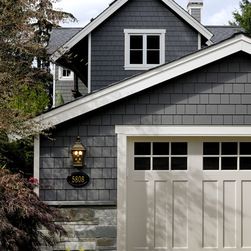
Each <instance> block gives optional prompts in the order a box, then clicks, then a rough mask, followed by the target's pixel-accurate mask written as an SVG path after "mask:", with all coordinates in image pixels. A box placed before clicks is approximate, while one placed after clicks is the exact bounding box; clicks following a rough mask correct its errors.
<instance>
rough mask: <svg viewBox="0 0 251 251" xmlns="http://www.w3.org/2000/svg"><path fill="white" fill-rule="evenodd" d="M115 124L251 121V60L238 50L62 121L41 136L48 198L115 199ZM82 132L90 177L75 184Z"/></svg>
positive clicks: (43, 192)
mask: <svg viewBox="0 0 251 251" xmlns="http://www.w3.org/2000/svg"><path fill="white" fill-rule="evenodd" d="M115 125H251V59H250V57H249V56H247V55H244V54H238V55H234V56H231V57H229V58H226V59H224V60H221V61H219V62H217V63H214V64H211V65H209V66H208V67H203V68H200V69H198V70H196V71H194V72H191V73H188V74H185V75H183V76H181V77H179V78H176V79H173V80H171V81H168V82H166V83H162V84H160V85H158V86H156V87H154V88H151V89H148V90H146V91H144V92H141V93H140V94H137V95H133V96H131V97H128V98H126V99H123V100H121V101H119V102H116V104H111V105H109V106H106V107H104V108H102V109H99V110H97V111H95V112H92V113H89V114H88V115H85V116H82V117H80V118H78V119H75V120H73V121H71V122H68V123H65V124H63V125H60V126H58V127H57V128H56V130H54V132H53V135H52V137H54V138H55V141H53V142H52V141H49V140H47V139H42V140H41V160H40V161H41V170H40V176H41V181H40V189H41V190H40V191H41V193H40V196H41V199H43V200H63V201H64V200H68V201H71V200H80V201H96V202H97V201H110V202H114V203H115V202H116V177H117V169H116V151H117V149H116V135H115V132H114V131H115ZM77 135H80V136H81V140H82V142H83V143H84V145H85V146H86V147H87V159H86V165H87V167H86V169H85V171H86V172H87V173H88V174H89V175H90V177H91V181H90V184H89V185H87V187H84V188H79V189H74V188H73V187H71V186H70V185H68V184H67V182H66V177H67V175H69V174H70V173H71V172H73V171H74V169H73V168H71V159H70V148H71V145H72V144H73V143H74V141H75V140H76V136H77Z"/></svg>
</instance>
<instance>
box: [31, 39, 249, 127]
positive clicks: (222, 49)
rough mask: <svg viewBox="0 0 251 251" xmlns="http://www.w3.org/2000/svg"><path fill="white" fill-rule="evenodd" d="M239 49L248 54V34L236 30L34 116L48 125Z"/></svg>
mask: <svg viewBox="0 0 251 251" xmlns="http://www.w3.org/2000/svg"><path fill="white" fill-rule="evenodd" d="M241 51H243V52H245V53H248V54H251V38H249V37H247V36H245V35H243V34H238V35H236V36H235V37H233V38H230V39H228V40H225V41H223V42H221V43H219V44H216V45H213V46H211V47H207V48H206V49H203V50H201V51H198V52H195V53H193V54H190V55H188V56H185V57H183V58H181V59H179V60H176V61H173V62H171V63H168V64H165V65H162V66H159V67H156V68H154V69H152V70H149V71H147V72H144V73H142V74H140V75H137V76H134V77H132V78H129V79H126V80H124V81H121V82H119V83H117V84H114V85H111V86H109V87H107V88H105V89H102V90H100V91H97V92H95V93H92V94H90V95H87V96H85V97H83V98H81V99H78V100H76V101H74V102H71V103H68V104H65V105H63V106H61V107H58V108H56V109H54V110H51V111H49V112H47V113H45V114H42V115H40V116H38V117H37V118H35V120H36V121H38V122H41V123H42V124H45V125H46V124H48V125H49V126H55V125H58V124H60V123H63V122H66V121H68V120H70V119H73V118H76V117H78V116H80V115H83V114H86V113H88V112H90V111H93V110H95V109H98V108H101V107H103V106H105V105H108V104H110V103H113V102H115V101H118V100H121V99H123V98H125V97H128V96H130V95H133V94H136V93H139V92H141V91H143V90H145V89H147V88H150V87H153V86H156V85H157V84H159V83H162V82H165V81H168V80H170V79H173V78H175V77H178V76H180V75H182V74H184V73H187V72H190V71H192V70H195V69H198V68H199V67H202V66H205V65H207V64H210V63H213V62H215V61H217V60H219V59H222V58H224V57H227V56H230V55H232V54H234V53H237V52H241Z"/></svg>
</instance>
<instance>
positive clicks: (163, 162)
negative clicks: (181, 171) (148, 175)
mask: <svg viewBox="0 0 251 251" xmlns="http://www.w3.org/2000/svg"><path fill="white" fill-rule="evenodd" d="M168 169H169V158H168V157H162V158H161V157H155V158H153V170H168Z"/></svg>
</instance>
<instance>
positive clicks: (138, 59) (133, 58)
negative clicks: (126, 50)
mask: <svg viewBox="0 0 251 251" xmlns="http://www.w3.org/2000/svg"><path fill="white" fill-rule="evenodd" d="M130 64H143V51H141V50H139V51H130Z"/></svg>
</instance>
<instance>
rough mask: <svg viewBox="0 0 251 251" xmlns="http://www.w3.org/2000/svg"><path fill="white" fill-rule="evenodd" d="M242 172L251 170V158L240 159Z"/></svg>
mask: <svg viewBox="0 0 251 251" xmlns="http://www.w3.org/2000/svg"><path fill="white" fill-rule="evenodd" d="M240 170H251V157H241V158H240Z"/></svg>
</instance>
